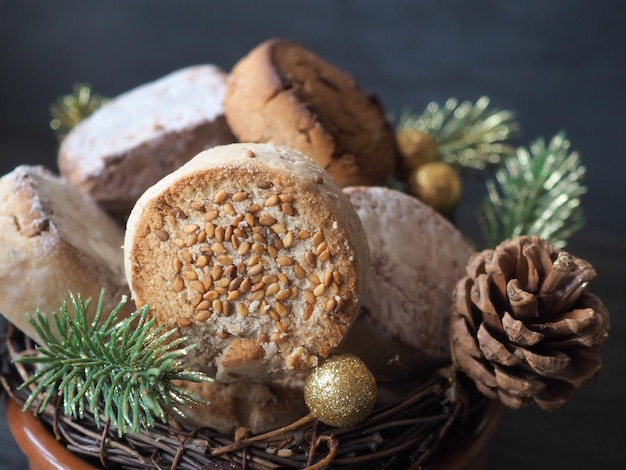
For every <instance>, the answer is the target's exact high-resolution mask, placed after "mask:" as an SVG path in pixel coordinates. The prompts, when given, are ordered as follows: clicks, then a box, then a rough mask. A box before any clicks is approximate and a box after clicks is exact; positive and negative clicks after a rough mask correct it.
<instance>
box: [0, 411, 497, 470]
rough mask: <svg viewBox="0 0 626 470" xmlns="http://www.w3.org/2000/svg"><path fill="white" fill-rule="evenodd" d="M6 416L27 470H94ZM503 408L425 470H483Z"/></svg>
mask: <svg viewBox="0 0 626 470" xmlns="http://www.w3.org/2000/svg"><path fill="white" fill-rule="evenodd" d="M6 414H7V421H8V423H9V428H10V429H11V432H12V433H13V436H14V438H15V440H16V442H17V444H18V445H19V447H20V449H21V450H22V452H24V454H25V455H26V457H27V458H28V461H29V464H30V469H31V470H38V469H41V468H49V469H54V470H97V467H94V466H93V465H91V464H89V463H87V462H85V461H84V460H82V459H81V458H80V457H79V456H77V455H76V454H73V453H72V452H70V451H69V450H67V448H66V447H65V446H64V445H62V444H61V443H59V442H58V441H57V440H55V438H54V436H53V435H52V434H51V433H50V431H49V429H48V428H47V427H46V426H45V425H44V424H43V423H42V422H41V421H40V420H38V419H37V418H36V417H34V416H33V415H32V414H31V413H23V412H22V410H21V408H20V406H19V405H18V404H17V403H16V402H15V401H13V400H11V399H7V403H6ZM503 414H504V411H503V407H502V405H499V404H497V403H495V402H494V403H492V404H491V405H490V406H489V407H488V408H487V411H486V413H485V415H484V416H483V417H482V419H481V420H480V421H479V423H478V425H477V426H476V428H475V429H474V430H473V432H472V433H471V434H469V435H468V436H467V437H465V438H464V439H463V440H462V441H460V442H459V443H458V444H457V445H456V446H454V448H452V449H450V450H448V451H446V452H444V453H443V454H442V456H441V457H440V458H438V459H437V460H436V461H433V462H432V463H430V464H429V465H428V466H426V467H421V468H423V469H427V470H485V469H486V468H487V462H488V459H489V450H490V447H491V443H492V442H493V439H494V437H495V434H496V432H497V430H498V428H499V427H500V423H501V421H502V418H503Z"/></svg>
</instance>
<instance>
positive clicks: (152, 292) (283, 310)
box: [125, 144, 369, 381]
mask: <svg viewBox="0 0 626 470" xmlns="http://www.w3.org/2000/svg"><path fill="white" fill-rule="evenodd" d="M125 256H126V272H127V276H128V279H129V282H130V286H131V291H132V293H133V296H134V298H135V300H136V302H137V304H138V305H143V304H146V303H149V304H150V310H151V312H152V313H153V315H154V316H155V318H156V319H157V322H158V323H167V324H168V325H171V326H172V327H177V328H179V329H180V332H181V334H183V335H185V336H187V337H188V338H189V341H190V342H191V343H195V344H196V345H197V348H196V349H194V350H193V352H192V354H191V355H190V357H189V358H188V360H189V362H190V363H191V364H190V365H191V366H192V367H194V368H196V369H199V370H203V371H207V372H209V373H215V374H216V377H217V379H218V380H220V381H265V380H268V379H271V378H275V377H280V376H283V375H286V374H289V373H295V372H298V371H302V370H306V369H308V368H310V367H313V366H315V365H316V364H317V361H318V359H319V358H320V357H325V356H327V355H328V354H329V353H330V352H331V351H332V350H333V348H335V346H337V344H338V343H339V342H340V341H341V339H342V338H343V337H344V335H345V333H346V332H347V330H348V328H349V327H350V325H351V323H352V321H353V319H354V318H355V315H356V314H357V311H358V303H359V299H360V293H361V290H362V287H363V285H364V282H365V280H366V276H367V271H366V270H367V269H368V267H369V263H368V261H367V260H368V251H367V242H366V240H365V236H364V233H363V229H362V226H361V223H360V220H359V218H358V216H357V214H356V212H355V211H354V209H353V207H352V205H351V204H350V202H349V200H348V198H347V197H346V196H345V195H344V194H343V193H342V192H341V191H340V190H339V188H338V187H337V186H336V185H335V184H334V183H333V182H332V181H331V178H330V177H329V175H328V174H327V173H326V172H325V171H323V170H322V169H321V168H320V167H319V166H318V165H316V164H315V163H314V162H312V161H311V160H309V159H308V158H306V157H305V156H303V155H302V154H300V153H299V152H297V151H294V150H291V149H288V148H278V147H275V146H273V145H269V144H232V145H226V146H220V147H216V148H213V149H211V150H209V151H206V152H203V153H201V154H199V155H198V156H196V157H195V158H194V159H192V160H191V161H190V162H189V163H188V164H186V165H185V166H184V167H182V168H181V169H179V170H178V171H176V172H174V173H173V174H171V175H169V176H167V177H166V178H164V179H163V180H162V181H160V182H159V183H158V184H156V185H155V186H154V187H152V188H151V189H149V190H148V191H147V192H146V193H145V194H144V195H143V196H142V197H141V198H140V200H139V201H138V203H137V205H136V206H135V208H134V209H133V211H132V213H131V216H130V219H129V222H128V229H127V233H126V240H125Z"/></svg>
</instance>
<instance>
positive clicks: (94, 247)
mask: <svg viewBox="0 0 626 470" xmlns="http://www.w3.org/2000/svg"><path fill="white" fill-rule="evenodd" d="M123 236H124V235H123V231H122V229H121V228H120V227H119V225H118V224H117V223H116V222H115V221H114V220H112V219H111V218H110V217H109V216H108V215H107V214H106V213H105V212H104V211H102V210H101V209H100V208H99V207H98V206H97V205H96V204H94V203H93V202H91V201H89V200H85V199H84V198H83V196H82V195H81V194H80V193H79V192H78V191H77V190H76V189H75V188H74V187H72V186H71V185H69V184H67V182H65V181H64V180H62V179H61V178H59V177H58V176H56V175H55V174H53V173H52V172H51V171H50V170H47V169H46V168H44V167H42V166H26V165H22V166H18V167H17V168H15V169H14V170H13V171H12V172H10V173H8V174H6V175H4V176H3V177H2V178H0V245H1V246H2V247H3V249H2V250H0V312H2V313H3V314H4V315H5V316H6V317H7V318H8V319H9V320H10V321H11V323H13V324H15V325H16V326H17V327H18V328H20V329H21V330H22V331H24V332H25V333H26V334H27V335H28V336H30V337H31V338H33V339H35V340H38V337H37V335H36V334H35V331H34V330H33V328H32V326H31V325H30V323H29V322H28V320H27V318H26V314H33V313H34V312H35V310H37V309H39V310H40V311H41V312H42V313H44V314H45V313H50V311H51V310H56V311H58V309H59V307H61V305H62V303H63V301H65V300H68V297H69V295H68V293H69V291H72V292H73V293H75V294H81V296H82V298H83V299H87V298H91V299H92V301H93V302H97V301H98V298H99V295H100V289H105V298H104V300H105V305H104V308H105V309H109V310H110V309H113V307H115V306H116V305H117V304H118V302H119V301H120V300H121V298H122V295H126V294H129V291H128V286H127V284H126V279H125V275H124V262H123V256H122V253H123V252H122V241H123ZM128 305H129V306H128V309H127V313H129V311H130V310H131V307H130V303H128ZM70 310H71V309H70Z"/></svg>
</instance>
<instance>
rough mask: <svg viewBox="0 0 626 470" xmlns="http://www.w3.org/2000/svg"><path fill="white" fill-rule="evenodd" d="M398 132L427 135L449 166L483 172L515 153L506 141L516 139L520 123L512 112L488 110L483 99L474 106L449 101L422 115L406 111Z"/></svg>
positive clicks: (430, 108)
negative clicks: (414, 132) (413, 132)
mask: <svg viewBox="0 0 626 470" xmlns="http://www.w3.org/2000/svg"><path fill="white" fill-rule="evenodd" d="M397 130H398V131H406V130H413V131H417V132H422V133H424V134H427V135H428V136H429V137H431V138H432V139H433V140H434V141H435V142H436V143H437V147H438V148H437V154H438V155H437V158H438V159H439V160H441V161H443V162H445V163H448V164H450V165H453V166H456V167H460V168H466V169H470V170H484V169H486V168H488V167H492V166H495V165H498V164H500V162H501V161H502V160H503V159H504V157H508V156H509V155H512V154H514V153H515V147H513V146H512V145H510V144H509V143H508V142H507V141H508V140H510V139H513V138H515V137H517V136H518V135H519V133H520V124H519V122H518V121H517V120H516V115H515V113H514V112H512V111H507V110H499V109H494V108H490V107H489V98H487V97H486V96H483V97H481V98H479V99H478V100H477V101H476V102H475V103H472V102H470V101H462V102H460V103H459V101H458V100H457V99H456V98H450V99H448V100H447V101H446V102H445V103H444V105H443V106H440V105H439V104H438V103H435V102H432V103H429V104H428V105H427V106H426V108H425V109H424V111H423V112H422V113H421V114H414V113H411V112H408V111H405V112H403V113H402V115H401V116H400V119H399V122H398V126H397Z"/></svg>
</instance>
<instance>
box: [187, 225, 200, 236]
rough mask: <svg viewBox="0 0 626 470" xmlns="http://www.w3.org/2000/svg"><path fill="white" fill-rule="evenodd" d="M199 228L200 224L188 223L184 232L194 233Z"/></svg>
mask: <svg viewBox="0 0 626 470" xmlns="http://www.w3.org/2000/svg"><path fill="white" fill-rule="evenodd" d="M199 228H200V226H199V225H198V224H187V225H185V227H183V232H185V233H187V234H189V233H194V232H197V231H198V229H199Z"/></svg>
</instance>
